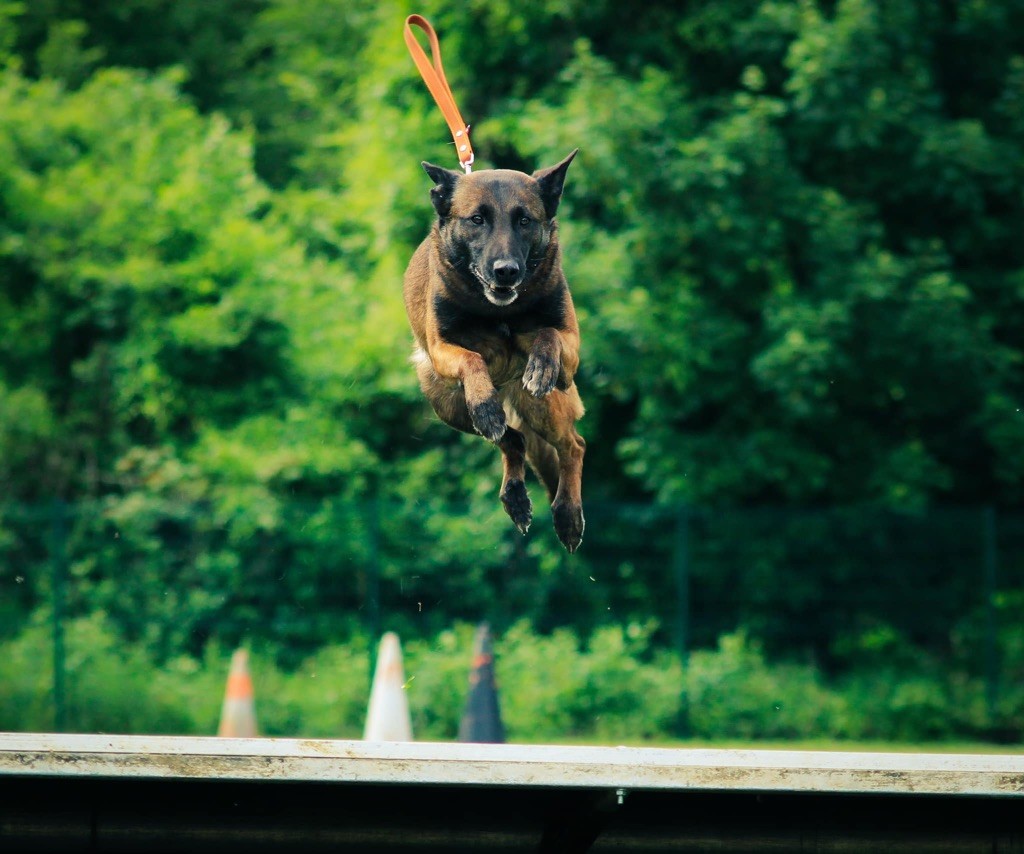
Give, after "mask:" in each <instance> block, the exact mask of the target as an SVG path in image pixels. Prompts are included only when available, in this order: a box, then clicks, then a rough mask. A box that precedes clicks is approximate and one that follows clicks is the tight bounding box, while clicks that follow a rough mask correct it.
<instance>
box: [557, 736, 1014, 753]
mask: <svg viewBox="0 0 1024 854" xmlns="http://www.w3.org/2000/svg"><path fill="white" fill-rule="evenodd" d="M557 744H560V745H568V746H573V747H587V746H592V747H607V746H619V745H624V746H626V747H662V748H678V749H683V750H706V749H714V750H824V751H830V752H843V753H988V754H1013V755H1020V754H1024V744H994V743H992V742H984V741H928V742H901V741H896V742H894V741H877V740H871V741H855V740H849V741H848V740H837V739H828V738H821V739H794V740H792V741H788V740H776V739H766V740H743V739H723V740H720V741H719V740H708V739H654V740H641V739H636V740H633V739H625V740H624V741H619V742H607V741H594V740H592V739H582V738H581V739H572V738H570V739H559V740H558V742H557Z"/></svg>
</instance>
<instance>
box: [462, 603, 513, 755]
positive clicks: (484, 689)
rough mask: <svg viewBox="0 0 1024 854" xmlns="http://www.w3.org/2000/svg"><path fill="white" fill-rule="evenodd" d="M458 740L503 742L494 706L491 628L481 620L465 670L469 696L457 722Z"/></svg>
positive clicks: (497, 710) (500, 725) (499, 713)
mask: <svg viewBox="0 0 1024 854" xmlns="http://www.w3.org/2000/svg"><path fill="white" fill-rule="evenodd" d="M459 741H474V742H482V743H488V744H504V742H505V727H504V726H503V725H502V723H501V709H500V708H499V706H498V687H497V685H496V684H495V679H494V649H493V644H492V642H491V629H490V626H488V625H487V623H481V624H480V626H479V628H477V631H476V641H475V643H474V650H473V669H472V670H471V671H470V673H469V697H468V699H467V700H466V711H465V714H463V716H462V722H461V723H460V724H459Z"/></svg>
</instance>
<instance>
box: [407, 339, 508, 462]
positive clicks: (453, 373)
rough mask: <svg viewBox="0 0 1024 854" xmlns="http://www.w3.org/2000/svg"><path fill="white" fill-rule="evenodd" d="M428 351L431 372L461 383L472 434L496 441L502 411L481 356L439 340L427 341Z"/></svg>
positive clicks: (501, 431)
mask: <svg viewBox="0 0 1024 854" xmlns="http://www.w3.org/2000/svg"><path fill="white" fill-rule="evenodd" d="M428 350H429V353H430V363H431V365H432V366H433V371H434V373H435V374H437V375H438V376H439V377H440V378H441V379H442V380H457V381H458V382H460V383H461V384H462V391H463V394H464V396H465V401H466V406H467V407H468V408H469V417H470V419H471V421H472V424H473V427H474V428H475V429H476V432H478V433H479V434H480V435H481V436H483V437H484V438H485V439H489V440H490V441H492V442H497V441H498V440H499V439H500V438H501V437H502V436H503V435H504V433H505V410H504V409H502V406H501V400H500V399H499V398H498V393H497V392H496V391H495V390H494V384H493V383H492V382H491V377H490V374H488V373H487V365H486V364H485V362H484V358H483V356H481V355H480V354H479V353H474V352H473V351H472V350H467V349H466V348H465V347H459V346H458V345H457V344H449V343H448V342H447V341H444V340H442V339H440V338H438V339H436V340H434V341H431V342H430V344H429V347H428ZM421 379H422V377H421ZM424 390H425V389H424Z"/></svg>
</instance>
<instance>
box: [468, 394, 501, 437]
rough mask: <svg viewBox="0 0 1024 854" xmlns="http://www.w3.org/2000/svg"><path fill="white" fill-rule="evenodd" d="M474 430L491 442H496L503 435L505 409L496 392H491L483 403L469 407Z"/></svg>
mask: <svg viewBox="0 0 1024 854" xmlns="http://www.w3.org/2000/svg"><path fill="white" fill-rule="evenodd" d="M469 417H470V418H471V419H472V420H473V427H474V428H475V429H476V432H477V433H479V434H480V435H481V436H483V437H484V438H485V439H488V440H489V441H491V442H497V441H498V440H499V439H500V438H501V437H502V436H504V435H505V426H506V425H505V410H504V409H502V408H501V401H500V400H498V395H497V394H492V395H491V396H490V397H488V398H487V399H486V400H484V401H483V403H478V404H477V405H476V406H471V407H470V408H469Z"/></svg>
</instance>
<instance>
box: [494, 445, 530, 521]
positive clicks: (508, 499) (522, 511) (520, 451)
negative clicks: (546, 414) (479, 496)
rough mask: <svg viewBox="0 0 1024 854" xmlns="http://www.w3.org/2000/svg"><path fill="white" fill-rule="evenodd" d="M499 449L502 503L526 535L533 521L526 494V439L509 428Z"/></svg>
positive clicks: (528, 497) (528, 498)
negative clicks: (501, 470)
mask: <svg viewBox="0 0 1024 854" xmlns="http://www.w3.org/2000/svg"><path fill="white" fill-rule="evenodd" d="M498 447H499V448H501V461H502V469H503V474H502V479H501V503H502V505H503V506H504V507H505V512H506V513H508V515H509V518H510V519H511V520H512V522H513V523H514V524H515V526H516V527H517V528H518V529H519V532H520V533H522V534H525V533H526V532H527V531H528V530H530V523H531V522H532V521H533V505H532V504H531V503H530V496H529V495H528V494H527V492H526V438H525V437H524V436H523V434H522V433H521V432H520V431H519V430H516V429H515V428H514V427H511V426H509V427H507V428H506V430H505V435H504V436H502V437H501V439H500V440H499V441H498Z"/></svg>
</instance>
